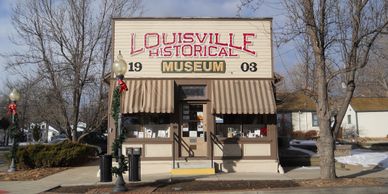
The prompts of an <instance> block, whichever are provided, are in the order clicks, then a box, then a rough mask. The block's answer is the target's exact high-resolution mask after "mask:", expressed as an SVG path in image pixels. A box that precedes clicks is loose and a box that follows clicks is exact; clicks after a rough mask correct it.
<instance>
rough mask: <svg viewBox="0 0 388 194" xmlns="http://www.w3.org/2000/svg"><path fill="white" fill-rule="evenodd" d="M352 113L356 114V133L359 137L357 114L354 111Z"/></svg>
mask: <svg viewBox="0 0 388 194" xmlns="http://www.w3.org/2000/svg"><path fill="white" fill-rule="evenodd" d="M354 113H355V114H356V131H357V136H358V137H360V131H359V129H358V114H357V112H356V110H354Z"/></svg>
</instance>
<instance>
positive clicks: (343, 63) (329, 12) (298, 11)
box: [284, 0, 388, 179]
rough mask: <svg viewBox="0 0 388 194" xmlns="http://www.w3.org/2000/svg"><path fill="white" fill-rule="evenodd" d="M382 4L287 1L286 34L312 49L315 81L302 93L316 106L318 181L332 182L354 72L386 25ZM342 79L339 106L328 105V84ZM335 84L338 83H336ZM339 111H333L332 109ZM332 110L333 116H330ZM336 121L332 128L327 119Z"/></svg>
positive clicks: (364, 62)
mask: <svg viewBox="0 0 388 194" xmlns="http://www.w3.org/2000/svg"><path fill="white" fill-rule="evenodd" d="M384 3H385V2H384V1H378V0H359V1H352V0H349V1H335V0H316V1H311V0H299V1H285V3H284V5H285V7H286V8H287V10H288V13H289V19H290V20H289V23H288V26H287V33H286V34H288V35H291V36H290V38H292V39H297V38H300V37H302V39H304V40H306V41H305V44H308V45H309V46H311V50H310V51H308V52H309V53H311V55H312V56H313V59H312V64H308V65H309V66H308V67H306V68H307V69H311V74H313V77H310V78H312V79H311V80H310V81H309V82H313V84H309V86H310V87H306V88H305V91H306V93H307V94H309V95H310V97H311V98H312V99H313V100H314V101H315V103H316V111H317V115H318V117H319V128H320V138H319V139H318V145H317V146H318V150H319V154H320V167H321V178H323V179H334V178H336V173H335V165H334V164H335V160H334V148H335V144H334V139H335V138H334V137H335V134H336V132H337V131H338V129H339V127H340V125H341V123H342V120H343V118H344V115H345V113H346V110H347V107H348V105H349V103H350V100H351V99H352V96H353V93H354V90H355V87H356V83H355V79H356V75H357V74H356V73H357V72H358V71H359V70H360V69H362V68H363V67H365V66H366V65H367V64H368V59H369V56H370V50H371V48H372V47H373V45H374V43H375V40H376V38H377V37H378V36H379V35H380V34H381V32H382V30H383V29H384V28H386V26H387V24H388V20H387V12H386V11H387V10H386V9H385V8H384ZM338 77H341V78H342V79H343V81H344V85H345V86H346V90H345V91H344V94H343V98H342V99H341V100H340V102H339V106H337V107H333V106H332V105H331V103H329V101H330V100H329V99H330V95H331V94H332V93H331V92H330V90H331V89H332V85H330V84H331V83H332V81H333V79H335V78H338ZM335 85H338V84H335ZM336 108H338V109H337V110H335V109H336ZM333 110H335V111H333ZM332 118H335V122H334V123H332V121H331V119H332Z"/></svg>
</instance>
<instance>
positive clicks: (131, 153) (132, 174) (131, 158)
mask: <svg viewBox="0 0 388 194" xmlns="http://www.w3.org/2000/svg"><path fill="white" fill-rule="evenodd" d="M127 153H128V163H129V170H128V172H129V173H128V174H129V177H128V180H129V181H140V156H141V148H128V150H127Z"/></svg>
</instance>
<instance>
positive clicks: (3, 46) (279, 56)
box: [0, 0, 297, 92]
mask: <svg viewBox="0 0 388 194" xmlns="http://www.w3.org/2000/svg"><path fill="white" fill-rule="evenodd" d="M14 2H15V1H14V0H0V53H6V52H9V51H11V50H16V49H18V48H17V47H15V46H14V45H13V44H12V43H11V41H10V40H9V36H11V35H12V34H15V30H14V29H13V27H12V24H11V19H10V14H11V8H12V4H13V3H14ZM239 2H240V0H144V7H145V12H144V15H143V16H150V17H235V16H236V12H237V5H238V4H239ZM242 16H243V17H272V18H273V19H274V20H273V26H274V32H275V33H276V32H278V31H279V29H280V28H281V27H282V26H283V25H284V20H285V10H284V9H282V5H281V3H280V0H264V3H263V4H262V5H261V6H260V8H259V9H258V10H257V11H256V12H252V11H246V10H244V12H243V14H242ZM274 45H275V44H274ZM293 50H294V49H293V48H292V46H290V45H288V46H286V47H283V48H280V49H277V48H274V64H275V71H277V72H280V73H282V74H285V72H286V71H287V70H288V69H289V66H291V65H293V64H295V63H296V62H297V59H296V56H295V53H294V52H293ZM6 61H7V59H6V58H1V57H0V92H1V91H3V92H7V91H6V89H4V86H5V82H6V80H7V79H11V80H12V79H15V77H12V76H10V75H9V72H6V71H5V69H4V65H5V63H6Z"/></svg>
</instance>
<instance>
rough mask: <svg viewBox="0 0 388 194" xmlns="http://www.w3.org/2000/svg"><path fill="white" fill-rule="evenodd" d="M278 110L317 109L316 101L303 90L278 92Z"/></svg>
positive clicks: (308, 110) (307, 110)
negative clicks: (286, 92) (285, 92)
mask: <svg viewBox="0 0 388 194" xmlns="http://www.w3.org/2000/svg"><path fill="white" fill-rule="evenodd" d="M277 99H278V103H277V105H276V106H277V111H278V112H297V111H306V112H310V111H315V103H314V101H313V100H312V99H311V98H310V97H308V96H306V95H305V94H303V92H296V93H288V94H278V95H277Z"/></svg>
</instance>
